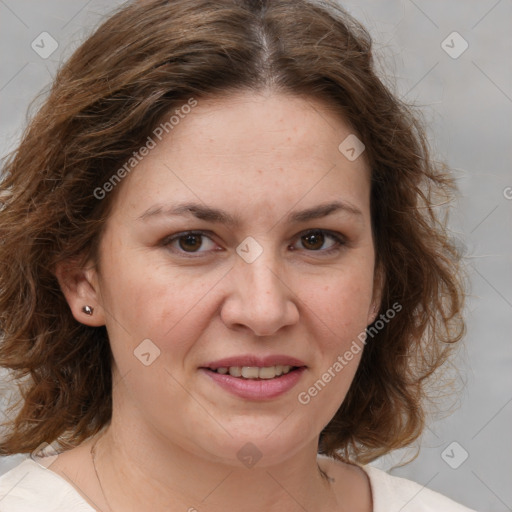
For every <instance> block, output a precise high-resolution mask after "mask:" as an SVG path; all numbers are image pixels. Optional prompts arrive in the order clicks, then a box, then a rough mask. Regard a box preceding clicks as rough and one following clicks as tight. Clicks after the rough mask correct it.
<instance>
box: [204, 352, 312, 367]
mask: <svg viewBox="0 0 512 512" xmlns="http://www.w3.org/2000/svg"><path fill="white" fill-rule="evenodd" d="M277 365H282V366H298V367H300V366H306V365H305V364H304V362H302V361H301V360H300V359H297V358H295V357H290V356H286V355H280V354H276V355H268V356H256V355H250V354H248V355H241V356H232V357H225V358H223V359H216V360H215V361H210V362H209V363H206V364H204V365H201V368H210V369H212V370H216V369H217V368H229V367H230V366H239V367H242V366H253V367H254V366H256V367H259V368H263V367H268V366H277Z"/></svg>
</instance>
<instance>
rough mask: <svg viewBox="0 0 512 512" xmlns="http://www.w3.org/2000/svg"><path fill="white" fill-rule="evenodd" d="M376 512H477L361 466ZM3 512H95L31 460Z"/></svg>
mask: <svg viewBox="0 0 512 512" xmlns="http://www.w3.org/2000/svg"><path fill="white" fill-rule="evenodd" d="M361 468H362V469H364V471H365V472H366V474H367V475H368V477H369V479H370V486H371V490H372V496H373V512H475V511H474V510H471V509H469V508H467V507H464V506H462V505H459V504H458V503H455V502H454V501H452V500H451V499H449V498H447V497H446V496H443V495H442V494H439V493H437V492H434V491H432V490H430V489H428V488H426V487H423V486H421V485H419V484H417V483H416V482H412V481H411V480H407V479H405V478H399V477H396V476H391V475H389V474H388V473H386V472H385V471H382V470H381V469H377V468H375V467H373V466H369V465H366V466H361ZM0 512H96V511H95V509H94V508H92V507H91V505H89V504H88V503H87V502H86V501H85V500H84V498H83V497H82V496H81V494H80V493H79V492H78V491H77V490H76V489H75V488H74V487H73V486H72V485H71V484H70V483H69V482H68V481H67V480H65V479H64V478H62V477H61V476H60V475H58V474H57V473H54V472H53V471H51V470H50V469H46V468H45V467H43V466H40V465H39V464H38V463H37V462H35V461H33V460H32V459H26V460H24V461H23V462H22V463H21V464H19V465H18V466H16V467H15V468H13V469H11V470H10V471H8V472H7V473H5V474H4V475H2V476H0Z"/></svg>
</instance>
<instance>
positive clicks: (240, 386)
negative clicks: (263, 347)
mask: <svg viewBox="0 0 512 512" xmlns="http://www.w3.org/2000/svg"><path fill="white" fill-rule="evenodd" d="M306 369H307V366H306V365H305V364H304V363H303V362H302V361H300V360H299V359H295V358H292V357H288V356H268V357H255V356H239V357H230V358H225V359H221V360H217V361H212V362H210V363H207V364H205V365H204V366H201V367H200V368H199V370H200V371H201V372H202V373H203V374H205V375H206V376H207V377H209V378H210V379H211V380H213V382H215V383H216V384H217V385H218V386H220V388H222V389H224V390H225V391H228V392H230V393H231V394H234V395H236V396H238V397H239V398H243V399H246V400H270V399H274V398H277V397H279V396H281V395H284V394H285V393H287V392H288V391H290V390H291V389H292V388H294V387H295V386H296V385H297V384H298V382H299V381H300V379H301V377H302V375H303V373H304V371H305V370H306ZM210 382H211V381H210Z"/></svg>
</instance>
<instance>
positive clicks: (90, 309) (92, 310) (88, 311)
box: [82, 306, 94, 316]
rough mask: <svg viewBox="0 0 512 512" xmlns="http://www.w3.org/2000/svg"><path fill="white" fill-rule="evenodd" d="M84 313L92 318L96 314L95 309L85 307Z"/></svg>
mask: <svg viewBox="0 0 512 512" xmlns="http://www.w3.org/2000/svg"><path fill="white" fill-rule="evenodd" d="M82 311H83V312H84V313H85V314H86V315H89V316H92V314H93V313H94V308H91V306H84V307H83V308H82Z"/></svg>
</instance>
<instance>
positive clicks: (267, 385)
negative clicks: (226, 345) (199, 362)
mask: <svg viewBox="0 0 512 512" xmlns="http://www.w3.org/2000/svg"><path fill="white" fill-rule="evenodd" d="M231 366H233V365H231ZM305 370H306V368H305V367H304V366H302V367H300V368H297V369H296V370H292V371H291V372H290V373H287V374H285V375H281V376H280V377H274V378H273V379H268V380H267V379H243V378H241V377H232V376H231V375H229V374H226V375H222V374H220V373H216V372H212V371H211V370H208V369H206V368H200V369H199V371H200V372H201V373H203V374H205V375H206V376H207V377H209V378H210V379H212V380H213V381H214V382H215V383H216V384H218V385H219V386H220V387H221V388H222V389H224V390H226V391H228V392H230V393H231V394H233V395H235V396H237V397H240V398H243V399H245V400H260V401H261V400H271V399H273V398H277V397H279V396H281V395H284V394H285V393H286V392H287V391H290V390H291V389H292V388H293V387H295V386H296V384H297V383H298V382H299V380H300V378H301V377H302V374H303V373H304V371H305Z"/></svg>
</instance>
